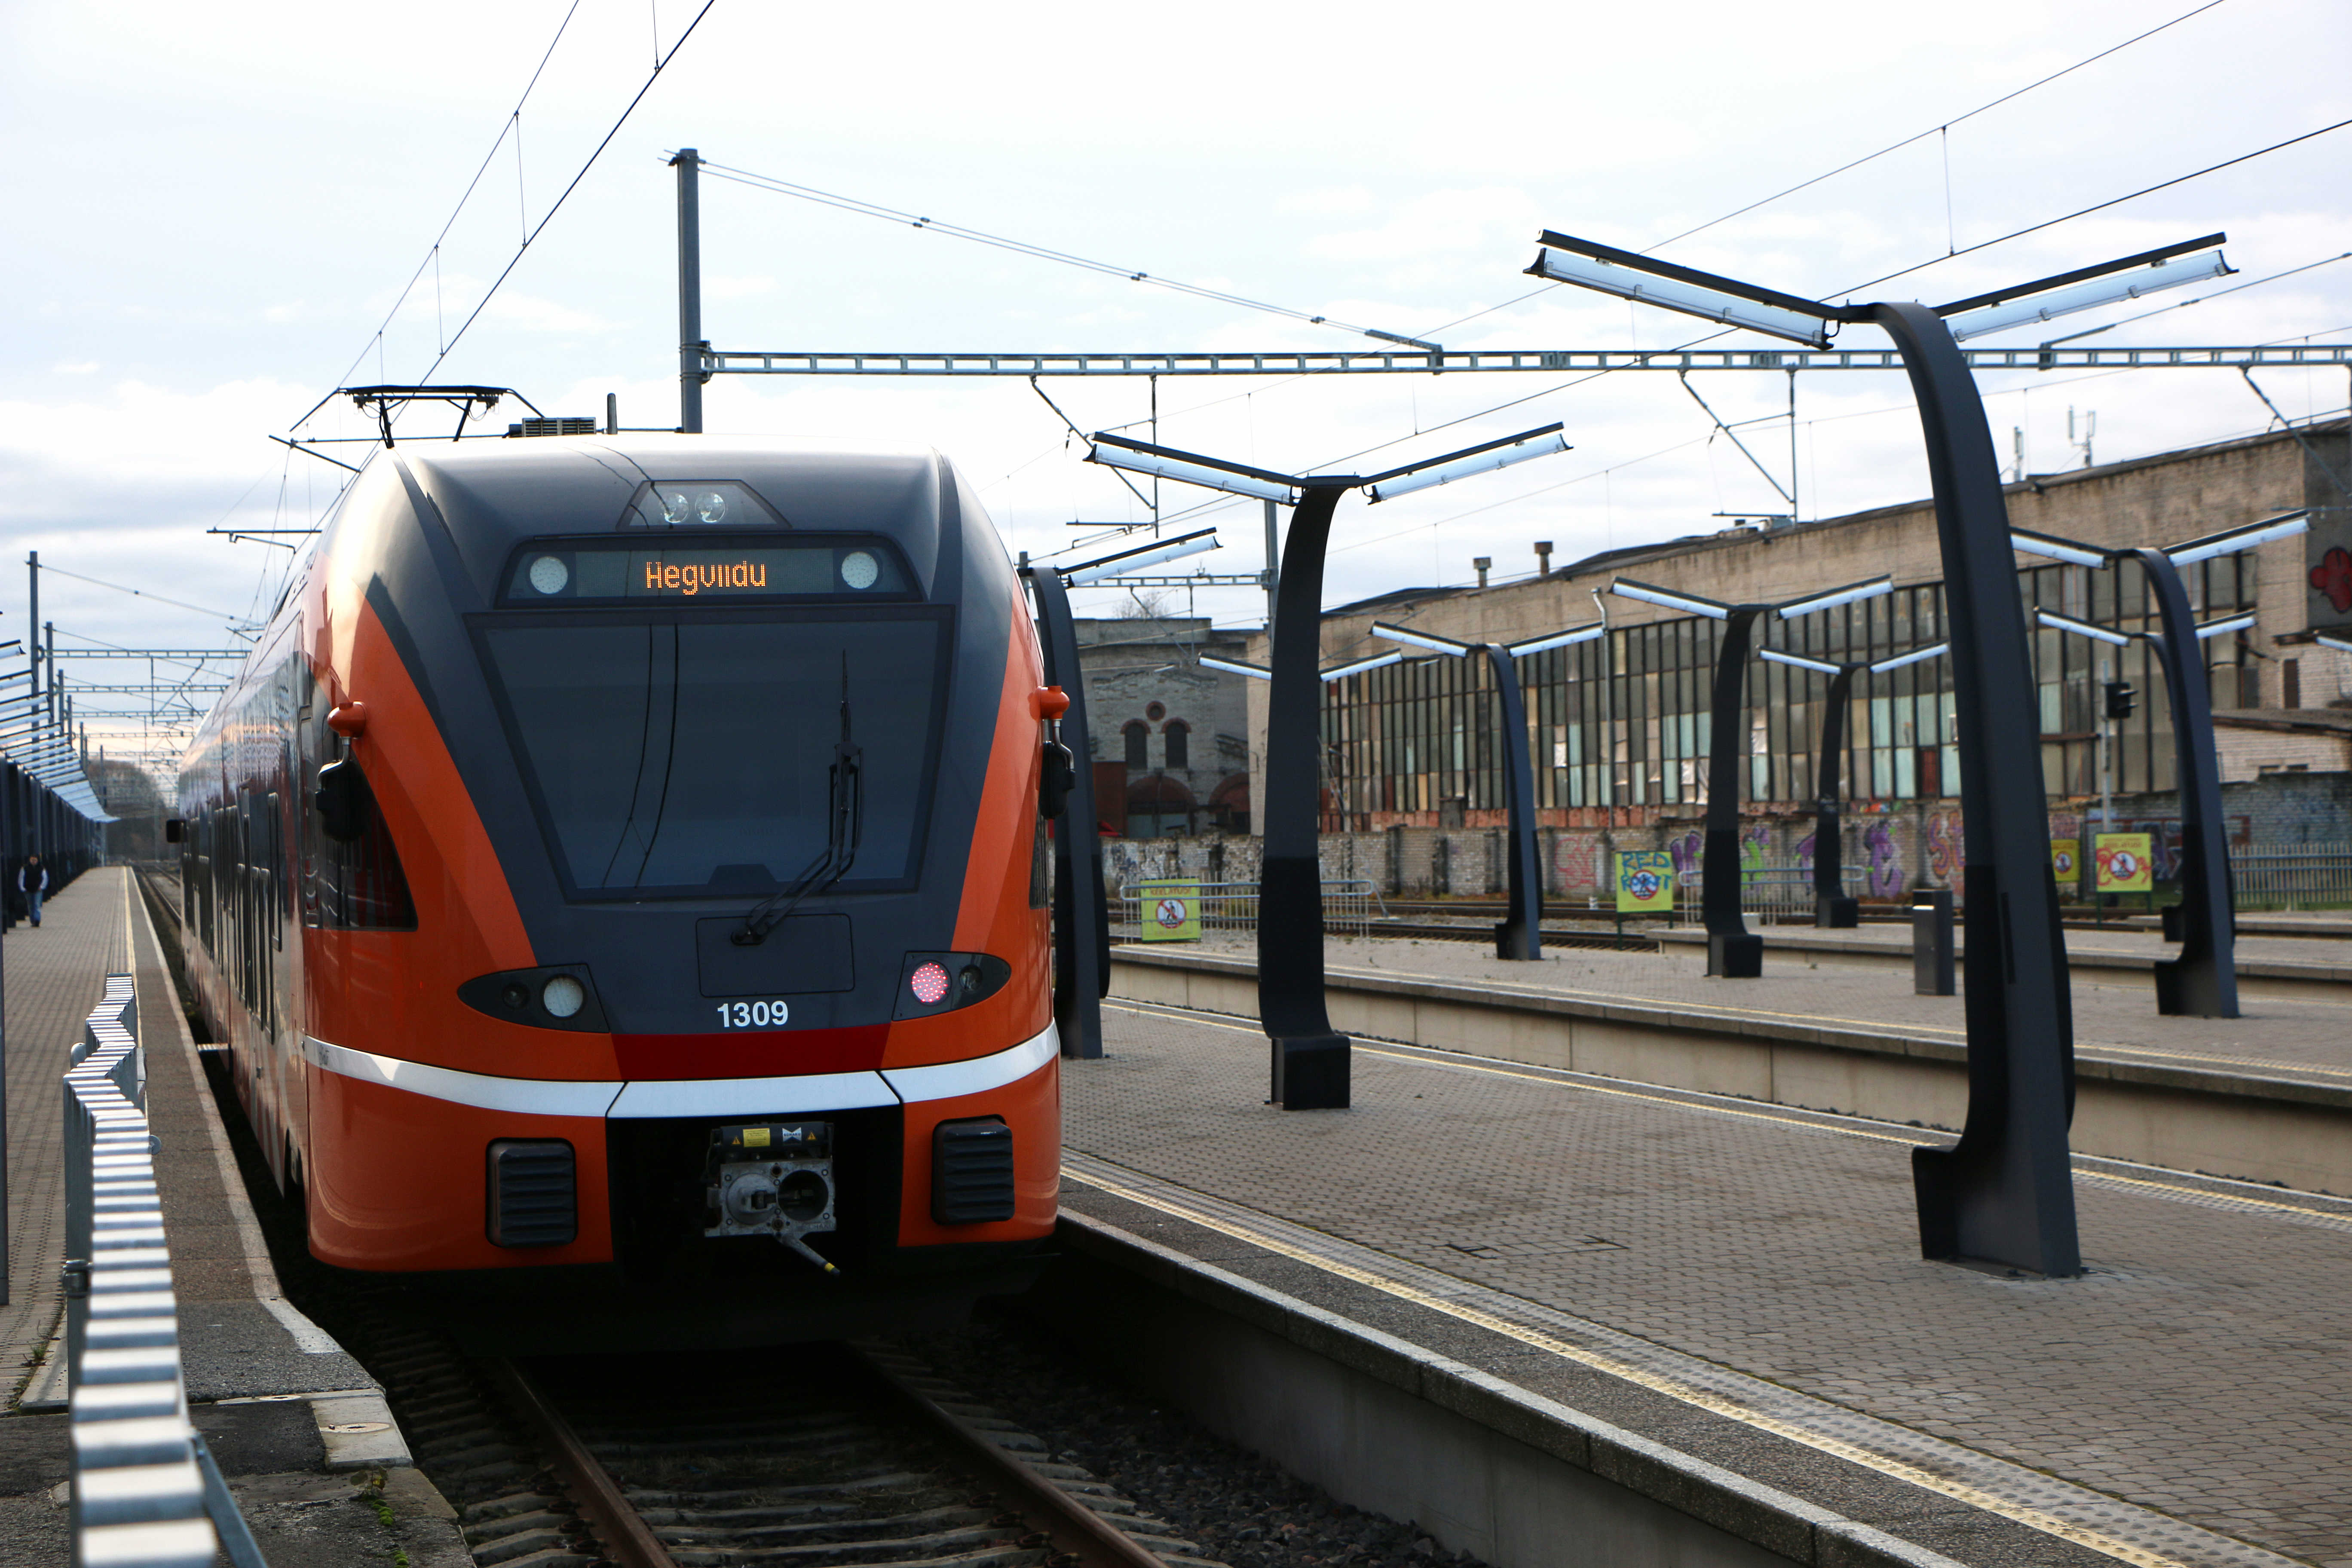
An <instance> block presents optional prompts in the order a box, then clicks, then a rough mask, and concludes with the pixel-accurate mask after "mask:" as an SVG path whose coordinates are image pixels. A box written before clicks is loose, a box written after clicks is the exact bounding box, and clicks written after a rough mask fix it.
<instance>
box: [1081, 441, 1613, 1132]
mask: <svg viewBox="0 0 2352 1568" xmlns="http://www.w3.org/2000/svg"><path fill="white" fill-rule="evenodd" d="M1559 430H1560V427H1559V426H1558V425H1547V426H1544V427H1543V428H1541V429H1539V430H1528V431H1525V432H1522V433H1521V434H1519V435H1517V436H1507V437H1504V438H1503V439H1501V440H1499V441H1487V442H1484V443H1482V444H1480V445H1478V446H1475V447H1465V448H1463V449H1462V450H1461V451H1458V452H1449V453H1447V454H1445V455H1444V457H1441V458H1431V459H1429V460H1428V461H1427V462H1423V463H1415V464H1411V465H1408V466H1407V467H1404V468H1391V469H1390V470H1388V471H1387V472H1386V473H1380V474H1370V475H1358V474H1306V475H1291V474H1278V473H1275V472H1272V471H1271V470H1269V469H1265V468H1250V467H1247V466H1245V465H1244V464H1240V463H1228V462H1226V461H1224V460H1223V459H1222V458H1204V457H1202V456H1201V455H1200V454H1199V453H1197V452H1182V451H1178V450H1176V449H1175V448H1173V447H1153V446H1147V445H1145V444H1144V443H1142V442H1140V441H1129V440H1127V439H1126V438H1124V437H1118V436H1108V435H1097V436H1096V437H1095V438H1094V447H1093V449H1092V450H1091V451H1089V452H1088V453H1087V461H1088V462H1092V463H1102V464H1105V465H1107V466H1108V467H1111V468H1128V469H1132V470H1134V471H1136V472H1139V473H1146V474H1156V475H1158V476H1159V477H1160V478H1161V479H1181V480H1182V481H1183V482H1185V483H1187V484H1194V485H1202V486H1204V487H1206V488H1207V489H1217V490H1224V491H1227V492H1229V493H1231V494H1234V495H1244V496H1255V497H1256V498H1258V499H1259V500H1271V501H1277V502H1280V503H1282V504H1284V505H1286V506H1290V507H1293V508H1295V509H1296V510H1293V511H1292V513H1291V517H1290V534H1289V537H1288V538H1287V539H1286V540H1285V541H1284V542H1283V548H1282V564H1281V573H1280V577H1279V579H1278V582H1277V584H1276V590H1275V610H1274V625H1273V626H1272V627H1271V628H1270V629H1271V631H1272V633H1273V637H1274V676H1273V680H1272V682H1271V685H1272V688H1273V689H1272V690H1271V691H1270V692H1269V693H1268V694H1267V698H1268V700H1267V704H1266V738H1265V802H1264V810H1263V812H1262V814H1261V815H1262V816H1263V817H1264V821H1265V828H1264V832H1265V851H1264V859H1263V861H1262V863H1261V868H1260V870H1259V873H1258V921H1257V998H1258V1021H1259V1023H1260V1024H1261V1026H1264V1028H1265V1033H1266V1038H1267V1039H1268V1041H1269V1042H1270V1043H1271V1045H1272V1048H1273V1058H1274V1092H1273V1099H1274V1101H1275V1103H1276V1104H1278V1105H1280V1106H1281V1107H1282V1108H1283V1109H1284V1110H1336V1109H1342V1108H1344V1107H1345V1106H1346V1105H1347V1104H1348V1098H1349V1046H1348V1037H1346V1036H1345V1035H1341V1034H1339V1033H1337V1032H1336V1031H1334V1030H1333V1029H1332V1027H1331V1019H1330V1015H1329V1013H1328V1011H1327V1010H1326V1008H1325V1005H1324V1001H1323V872H1322V867H1321V863H1320V862H1319V860H1318V858H1317V856H1316V837H1317V831H1318V821H1317V817H1318V805H1319V801H1318V776H1317V775H1318V767H1317V763H1318V759H1319V757H1320V754H1321V752H1322V745H1323V713H1322V700H1321V682H1320V680H1319V679H1318V673H1319V672H1318V669H1317V665H1318V662H1319V661H1320V658H1321V647H1322V623H1323V555H1324V549H1325V547H1326V545H1327V544H1328V542H1329V541H1330V536H1331V516H1332V513H1333V512H1335V511H1336V510H1338V509H1339V500H1340V498H1341V497H1342V496H1344V495H1346V494H1347V493H1348V492H1349V490H1352V489H1361V490H1362V491H1363V492H1364V494H1365V497H1366V498H1367V499H1368V500H1372V501H1382V500H1390V499H1391V498H1393V497H1396V496H1401V495H1405V494H1408V493H1410V492H1412V491H1413V490H1419V489H1429V488H1430V487H1432V486H1433V485H1443V484H1448V483H1451V482H1453V481H1454V480H1456V479H1468V478H1470V477H1471V476H1472V475H1474V474H1483V473H1487V472H1490V471H1491V470H1493V469H1496V468H1507V467H1508V466H1510V465H1511V464H1513V463H1521V462H1525V461H1527V460H1528V459H1529V458H1542V457H1549V456H1550V455H1551V454H1552V453H1555V452H1564V451H1566V450H1568V443H1567V441H1565V440H1564V439H1562V438H1561V437H1560V434H1559Z"/></svg>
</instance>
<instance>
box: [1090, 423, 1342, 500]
mask: <svg viewBox="0 0 2352 1568" xmlns="http://www.w3.org/2000/svg"><path fill="white" fill-rule="evenodd" d="M1087 462H1089V463H1100V464H1102V465H1103V466H1104V467H1105V468H1126V469H1128V470H1129V471H1131V472H1134V473H1139V474H1153V475H1157V476H1158V477H1159V478H1160V479H1176V480H1180V481H1181V482H1182V483H1184V484H1188V485H1199V486H1201V487H1202V488H1203V489H1213V490H1224V491H1226V492H1227V493H1229V494H1232V495H1237V496H1255V497H1257V498H1258V499H1259V500H1270V501H1278V502H1280V503H1281V504H1282V505H1284V506H1296V505H1297V504H1298V483H1297V480H1295V479H1291V478H1290V477H1289V476H1287V475H1286V474H1276V473H1270V472H1268V471H1266V470H1265V469H1264V468H1238V467H1235V466H1234V465H1231V464H1227V463H1223V462H1220V461H1218V460H1217V459H1216V458H1204V457H1202V456H1201V455H1200V454H1199V453H1197V452H1179V451H1177V450H1175V449H1174V448H1172V447H1151V446H1147V445H1145V444H1144V443H1142V442H1140V441H1129V440H1127V439H1125V438H1124V437H1118V436H1106V435H1102V434H1099V433H1097V435H1096V437H1095V438H1094V442H1093V444H1092V446H1091V447H1088V449H1087Z"/></svg>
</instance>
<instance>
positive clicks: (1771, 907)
mask: <svg viewBox="0 0 2352 1568" xmlns="http://www.w3.org/2000/svg"><path fill="white" fill-rule="evenodd" d="M1842 871H1843V874H1842V876H1841V878H1840V886H1842V887H1843V889H1844V890H1845V895H1846V897H1848V898H1850V899H1859V898H1861V897H1862V896H1863V895H1864V893H1865V892H1867V891H1868V888H1867V883H1868V880H1869V873H1868V872H1867V871H1864V870H1863V869H1862V868H1859V867H1853V866H1848V867H1844V868H1842ZM1705 891H1706V879H1704V878H1703V877H1702V876H1701V875H1700V874H1699V872H1698V871H1697V869H1696V868H1694V869H1693V870H1692V871H1691V872H1690V874H1689V875H1687V876H1684V877H1677V878H1676V879H1675V921H1676V922H1677V923H1678V924H1683V925H1700V924H1704V923H1705V921H1706V913H1705V909H1704V906H1703V902H1702V900H1703V899H1704V897H1705ZM1813 900H1814V894H1813V870H1812V868H1811V867H1810V866H1748V867H1743V868H1741V870H1740V873H1739V909H1740V912H1741V913H1742V914H1744V915H1746V916H1747V917H1748V919H1750V920H1753V921H1757V922H1759V924H1763V925H1811V924H1812V923H1813Z"/></svg>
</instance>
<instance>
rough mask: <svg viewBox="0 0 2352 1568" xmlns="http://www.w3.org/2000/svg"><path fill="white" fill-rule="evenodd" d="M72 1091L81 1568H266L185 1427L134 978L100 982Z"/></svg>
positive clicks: (70, 1310) (71, 1294)
mask: <svg viewBox="0 0 2352 1568" xmlns="http://www.w3.org/2000/svg"><path fill="white" fill-rule="evenodd" d="M64 1088H65V1159H66V1264H65V1268H64V1269H63V1279H64V1285H65V1295H66V1354H67V1358H68V1359H67V1363H66V1375H67V1386H68V1389H69V1390H70V1393H69V1395H68V1398H69V1402H70V1406H71V1410H72V1424H73V1450H74V1460H73V1538H74V1562H75V1563H76V1564H77V1565H78V1568H82V1565H87V1568H98V1565H100V1564H104V1565H106V1568H208V1565H209V1564H210V1563H212V1562H213V1553H214V1550H215V1546H216V1545H217V1546H218V1547H220V1548H223V1549H225V1550H226V1552H228V1555H229V1560H230V1561H231V1562H232V1563H236V1565H237V1568H266V1564H264V1563H263V1562H262V1558H261V1553H260V1551H259V1549H258V1548H257V1546H256V1545H255V1543H254V1540H253V1534H252V1531H249V1530H247V1528H246V1523H245V1520H244V1518H243V1516H242V1515H240V1514H239V1513H238V1511H237V1508H236V1502H235V1500H232V1499H231V1498H230V1496H229V1491H228V1487H227V1485H226V1482H225V1481H223V1479H221V1473H220V1467H219V1466H218V1465H217V1464H215V1462H214V1460H213V1456H212V1451H211V1449H210V1448H208V1447H206V1446H205V1440H204V1437H203V1436H202V1435H201V1434H200V1433H198V1432H197V1431H196V1429H195V1426H194V1423H192V1422H191V1421H190V1420H189V1419H188V1391H187V1384H186V1382H185V1380H184V1377H183V1376H182V1373H181V1369H180V1322H179V1302H178V1299H177V1297H176V1296H174V1294H173V1289H172V1258H171V1253H170V1251H169V1249H168V1248H167V1247H166V1246H165V1244H164V1237H163V1201H162V1198H161V1195H160V1194H159V1193H158V1192H157V1189H156V1184H155V1153H156V1150H157V1147H158V1145H157V1143H156V1141H155V1136H154V1133H153V1131H152V1129H151V1128H150V1127H149V1124H148V1121H147V1068H146V1057H145V1054H144V1053H143V1052H142V1049H141V1048H140V1045H139V1001H138V994H137V991H136V989H135V987H134V985H133V984H132V980H131V976H130V975H128V974H110V975H108V976H107V977H106V993H105V998H104V1000H102V1001H101V1002H100V1004H99V1005H98V1006H97V1007H95V1008H94V1009H92V1010H91V1012H90V1015H89V1017H88V1018H87V1019H85V1020H84V1021H83V1024H82V1038H81V1041H80V1043H79V1044H78V1045H77V1046H75V1047H74V1048H73V1052H72V1057H71V1062H70V1065H69V1066H68V1068H67V1071H66V1074H65V1085H64ZM215 1531H217V1533H215Z"/></svg>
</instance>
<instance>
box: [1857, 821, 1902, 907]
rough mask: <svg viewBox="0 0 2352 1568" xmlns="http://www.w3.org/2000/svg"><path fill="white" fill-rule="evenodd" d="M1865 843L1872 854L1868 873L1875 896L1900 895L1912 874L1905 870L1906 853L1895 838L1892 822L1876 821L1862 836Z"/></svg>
mask: <svg viewBox="0 0 2352 1568" xmlns="http://www.w3.org/2000/svg"><path fill="white" fill-rule="evenodd" d="M1862 847H1863V848H1864V851H1866V852H1867V854H1868V856H1869V864H1868V867H1867V868H1866V869H1865V872H1864V877H1865V880H1866V882H1867V885H1868V886H1869V889H1870V896H1871V897H1872V898H1874V899H1900V898H1901V897H1902V896H1903V888H1904V884H1905V883H1906V882H1908V881H1909V880H1910V878H1909V877H1907V876H1906V875H1905V874H1904V870H1903V854H1902V851H1901V849H1900V848H1898V847H1896V845H1895V834H1894V831H1893V829H1892V826H1890V825H1889V824H1887V823H1885V822H1874V823H1872V824H1871V825H1870V829H1869V831H1868V832H1866V833H1864V835H1863V836H1862Z"/></svg>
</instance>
